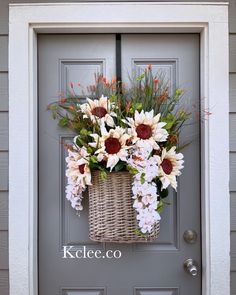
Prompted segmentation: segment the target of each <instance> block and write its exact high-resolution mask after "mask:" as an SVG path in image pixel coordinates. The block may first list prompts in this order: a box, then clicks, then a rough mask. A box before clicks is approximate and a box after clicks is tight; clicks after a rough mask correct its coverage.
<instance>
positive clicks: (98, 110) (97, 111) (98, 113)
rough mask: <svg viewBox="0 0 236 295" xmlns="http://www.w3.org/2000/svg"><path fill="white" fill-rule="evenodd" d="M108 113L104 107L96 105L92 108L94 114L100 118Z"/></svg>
mask: <svg viewBox="0 0 236 295" xmlns="http://www.w3.org/2000/svg"><path fill="white" fill-rule="evenodd" d="M106 114H107V110H106V109H105V108H103V107H96V108H94V109H93V110H92V115H94V116H96V117H98V118H103V117H105V116H106Z"/></svg>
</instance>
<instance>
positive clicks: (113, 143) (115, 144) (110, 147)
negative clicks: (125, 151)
mask: <svg viewBox="0 0 236 295" xmlns="http://www.w3.org/2000/svg"><path fill="white" fill-rule="evenodd" d="M120 149H121V144H120V142H119V140H118V139H117V138H112V137H109V138H108V139H106V140H105V150H106V152H107V153H108V154H117V153H118V152H119V151H120Z"/></svg>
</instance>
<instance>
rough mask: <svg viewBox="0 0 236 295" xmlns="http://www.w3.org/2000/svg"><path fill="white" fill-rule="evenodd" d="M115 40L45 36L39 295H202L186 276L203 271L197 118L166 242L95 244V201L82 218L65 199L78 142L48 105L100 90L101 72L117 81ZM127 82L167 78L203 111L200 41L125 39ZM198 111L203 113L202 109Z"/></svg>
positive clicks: (185, 136)
mask: <svg viewBox="0 0 236 295" xmlns="http://www.w3.org/2000/svg"><path fill="white" fill-rule="evenodd" d="M115 40H116V38H115V35H112V34H107V35H95V34H90V35H41V36H39V40H38V47H39V51H38V52H39V59H38V65H39V294H40V295H56V294H63V295H105V294H106V295H131V294H135V295H136V294H137V295H177V294H178V295H189V294H190V292H191V294H192V295H200V294H201V292H200V290H201V276H198V277H197V278H194V279H193V278H192V277H191V276H190V275H188V274H187V273H185V272H184V270H183V262H184V260H185V259H186V258H189V257H191V258H194V259H195V260H197V261H198V262H199V264H200V262H201V252H200V235H201V233H200V178H199V171H200V170H199V166H200V164H199V127H198V122H197V121H196V119H195V118H194V119H193V120H192V122H191V123H192V124H190V125H188V126H187V127H185V128H184V131H183V133H182V141H183V142H185V141H186V140H191V141H192V143H191V145H190V146H189V147H187V148H186V149H185V151H184V155H185V169H184V170H183V174H182V176H181V177H180V179H179V189H178V192H177V193H175V192H170V196H169V201H170V203H171V204H170V205H169V206H167V207H166V208H165V211H164V212H163V214H162V221H161V234H160V237H159V238H158V240H157V241H155V242H153V243H147V244H146V243H145V244H136V245H116V244H109V243H107V244H105V243H102V244H100V243H94V242H92V241H90V240H89V238H88V198H87V197H86V196H85V198H84V204H85V209H84V210H83V211H82V212H81V216H80V217H79V218H78V216H76V213H75V211H74V210H73V209H72V208H71V207H70V204H69V202H68V201H67V200H66V199H65V192H64V191H65V184H66V178H65V155H66V151H65V149H64V147H63V144H64V143H68V142H70V141H71V139H72V137H73V134H72V133H71V132H70V131H67V130H65V129H61V128H59V127H58V126H57V122H56V121H53V120H52V119H51V115H50V113H49V112H46V111H45V110H46V107H47V105H48V104H49V103H50V102H52V101H54V100H55V99H57V97H56V95H57V93H58V92H66V91H67V86H68V84H69V83H70V82H73V83H74V88H75V91H76V93H79V94H80V95H81V97H84V96H85V95H86V88H85V89H81V86H78V82H79V83H81V84H82V85H88V84H93V81H94V80H93V78H94V77H93V76H94V73H95V72H102V73H104V75H106V76H107V77H108V78H111V77H112V76H114V75H115V72H116V69H115V62H116V60H115V56H116V44H115ZM121 56H122V77H123V80H124V81H126V82H127V81H128V78H127V71H129V72H130V71H133V72H135V73H136V74H137V73H139V72H140V71H141V70H142V69H144V68H145V67H146V65H148V64H152V65H153V70H154V71H157V72H158V71H160V70H161V71H162V72H165V79H166V81H169V87H170V91H172V92H173V91H174V90H175V88H176V87H179V86H180V87H184V88H185V89H186V90H187V91H186V92H187V93H186V100H185V102H184V103H185V104H186V105H187V106H190V107H191V106H192V105H193V104H195V105H196V106H198V104H199V36H198V35H197V34H147V35H144V34H141V35H140V34H127V35H126V34H125V35H122V38H121ZM196 108H197V107H196ZM186 229H194V230H195V231H196V232H197V233H198V239H197V243H196V244H193V245H189V244H186V242H184V240H183V238H182V237H183V233H184V231H185V230H186ZM66 245H73V246H75V248H76V249H82V247H83V246H85V245H86V246H87V249H94V250H97V249H98V250H106V249H113V250H114V249H119V250H121V251H122V257H121V258H120V259H118V260H113V259H111V260H109V259H80V260H78V259H62V256H63V252H62V247H63V246H66Z"/></svg>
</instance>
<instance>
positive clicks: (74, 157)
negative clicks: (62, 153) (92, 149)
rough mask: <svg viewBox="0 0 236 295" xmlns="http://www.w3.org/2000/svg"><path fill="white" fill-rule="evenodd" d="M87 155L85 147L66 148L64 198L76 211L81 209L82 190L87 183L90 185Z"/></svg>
mask: <svg viewBox="0 0 236 295" xmlns="http://www.w3.org/2000/svg"><path fill="white" fill-rule="evenodd" d="M87 157H88V153H87V150H86V149H85V148H80V149H78V151H77V150H76V151H75V150H68V157H66V163H67V169H66V176H67V186H66V198H67V200H68V201H70V202H71V206H72V207H73V208H74V209H76V210H77V211H81V210H83V206H82V204H81V202H82V199H83V192H84V191H85V189H86V186H87V185H91V173H90V169H89V165H88V159H87Z"/></svg>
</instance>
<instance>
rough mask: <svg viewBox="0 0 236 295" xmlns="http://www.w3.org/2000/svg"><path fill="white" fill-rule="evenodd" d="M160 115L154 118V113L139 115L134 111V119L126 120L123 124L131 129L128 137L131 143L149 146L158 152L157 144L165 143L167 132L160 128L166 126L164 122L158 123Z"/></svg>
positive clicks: (141, 113)
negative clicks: (130, 138)
mask: <svg viewBox="0 0 236 295" xmlns="http://www.w3.org/2000/svg"><path fill="white" fill-rule="evenodd" d="M159 119H160V114H158V115H156V116H154V111H153V110H151V111H150V112H144V111H143V110H142V111H141V112H140V113H139V112H138V111H135V114H134V119H133V118H126V120H125V122H126V123H127V124H128V125H129V126H130V127H131V129H130V135H131V137H132V142H133V143H137V144H138V145H150V146H152V148H154V149H156V150H158V149H159V148H160V147H159V145H158V143H159V142H163V141H166V139H167V137H168V132H167V131H166V129H164V128H162V127H164V126H165V125H166V123H164V122H159Z"/></svg>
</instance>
